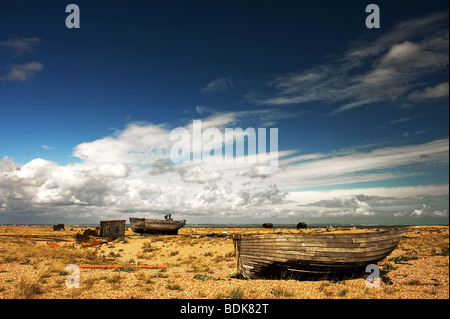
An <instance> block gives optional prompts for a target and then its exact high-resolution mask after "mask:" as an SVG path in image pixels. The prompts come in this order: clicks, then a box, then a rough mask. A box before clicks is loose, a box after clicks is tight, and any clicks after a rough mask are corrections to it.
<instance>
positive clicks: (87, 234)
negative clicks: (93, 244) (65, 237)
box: [75, 228, 98, 243]
mask: <svg viewBox="0 0 450 319" xmlns="http://www.w3.org/2000/svg"><path fill="white" fill-rule="evenodd" d="M93 236H98V232H97V230H96V229H90V228H88V229H85V230H83V231H82V232H81V233H78V234H76V235H75V239H76V240H77V241H81V242H84V243H86V242H88V241H90V240H91V237H93Z"/></svg>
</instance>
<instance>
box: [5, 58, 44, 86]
mask: <svg viewBox="0 0 450 319" xmlns="http://www.w3.org/2000/svg"><path fill="white" fill-rule="evenodd" d="M43 68H44V66H43V65H42V63H40V62H29V63H25V64H17V65H14V66H12V67H11V68H10V70H9V72H8V73H7V74H6V75H5V76H0V81H21V82H23V81H26V80H28V79H30V78H32V77H33V76H34V75H35V74H36V73H38V72H40V71H42V69H43Z"/></svg>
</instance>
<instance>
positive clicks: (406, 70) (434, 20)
mask: <svg viewBox="0 0 450 319" xmlns="http://www.w3.org/2000/svg"><path fill="white" fill-rule="evenodd" d="M447 63H448V13H447V12H444V13H437V14H433V15H429V16H426V17H423V18H420V19H414V20H410V21H405V22H402V23H399V24H397V25H396V26H394V27H393V28H392V29H391V30H388V31H387V32H385V33H384V34H383V35H381V36H380V37H379V38H378V39H376V40H375V41H372V42H371V43H367V42H360V43H357V44H354V45H353V47H352V48H351V49H350V50H348V51H347V52H345V53H344V54H341V55H340V56H337V57H336V56H335V57H334V61H333V62H329V63H325V64H323V65H318V66H314V67H312V68H310V69H306V70H304V71H300V72H294V73H289V74H282V75H277V76H276V77H273V78H272V80H271V81H270V82H269V85H268V86H269V88H268V89H266V90H265V91H266V92H268V93H266V92H264V93H263V94H260V95H259V96H258V95H255V94H252V96H251V100H252V102H254V103H257V104H263V105H267V104H268V105H289V104H299V103H305V102H310V101H321V102H339V103H341V104H342V105H341V106H340V107H338V108H337V109H335V110H334V111H332V112H331V113H329V115H337V114H339V113H341V112H344V111H348V110H351V109H353V108H356V107H361V106H363V105H367V104H371V103H376V102H381V101H384V102H397V103H396V104H400V105H402V104H403V103H407V102H409V103H411V102H417V101H419V100H420V99H421V98H430V97H433V98H438V97H443V96H448V85H447V87H445V84H442V86H439V87H435V88H429V89H425V91H426V92H424V93H423V94H421V93H418V92H417V93H413V91H414V90H417V87H420V86H421V85H423V82H424V79H425V78H426V77H427V76H430V75H431V76H432V75H436V74H439V73H442V74H443V72H444V69H445V65H446V64H447ZM398 102H401V103H398Z"/></svg>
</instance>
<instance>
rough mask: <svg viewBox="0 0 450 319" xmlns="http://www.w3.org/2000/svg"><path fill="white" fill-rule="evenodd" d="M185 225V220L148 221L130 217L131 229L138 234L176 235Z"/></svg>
mask: <svg viewBox="0 0 450 319" xmlns="http://www.w3.org/2000/svg"><path fill="white" fill-rule="evenodd" d="M185 224H186V220H172V219H171V218H168V219H148V218H133V217H130V225H131V229H132V230H133V231H134V232H135V233H140V234H167V235H177V234H178V230H179V229H180V228H181V227H183V226H184V225H185Z"/></svg>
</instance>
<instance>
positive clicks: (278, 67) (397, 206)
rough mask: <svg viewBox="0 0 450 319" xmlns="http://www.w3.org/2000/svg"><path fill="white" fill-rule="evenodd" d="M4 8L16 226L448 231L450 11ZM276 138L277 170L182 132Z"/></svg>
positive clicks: (2, 57) (412, 5) (121, 5)
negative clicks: (189, 155) (119, 221)
mask: <svg viewBox="0 0 450 319" xmlns="http://www.w3.org/2000/svg"><path fill="white" fill-rule="evenodd" d="M73 3H76V4H77V5H78V6H79V8H80V28H78V29H68V28H67V27H66V25H65V19H66V17H67V16H68V15H69V13H66V12H65V7H66V5H68V4H69V3H62V2H61V1H50V0H49V1H2V3H1V4H0V159H1V160H0V170H1V171H2V172H1V173H2V174H1V177H0V186H1V190H0V223H20V222H22V223H39V222H42V223H52V222H56V221H62V222H72V223H77V222H97V221H98V220H100V219H105V218H126V219H127V218H128V217H130V216H147V217H160V216H162V215H164V214H165V213H166V212H168V211H169V212H172V213H173V214H174V216H176V218H186V219H187V220H188V222H191V223H202V222H224V223H252V222H260V221H271V222H273V223H275V224H276V223H280V224H281V223H297V222H298V221H306V222H307V223H328V222H333V223H338V222H343V223H348V222H351V223H390V224H402V223H405V224H424V223H446V224H448V176H449V172H448V132H449V126H448V123H449V121H448V117H449V114H448V109H449V107H448V105H449V84H448V52H449V49H448V3H447V2H446V1H395V2H392V1H378V2H376V3H377V5H378V6H379V8H380V28H378V29H369V28H367V27H366V24H365V20H366V17H367V16H368V15H369V13H366V12H365V8H366V6H367V5H368V4H369V3H371V2H364V1H345V2H333V1H314V2H302V1H212V2H207V1H200V2H197V1H196V2H190V1H127V2H125V1H95V2H94V1H73ZM193 120H202V124H203V126H202V128H203V129H206V128H217V129H219V130H220V131H221V132H223V131H224V129H225V128H243V129H246V128H248V127H251V128H255V129H257V128H258V127H264V128H267V129H269V128H278V170H277V171H276V172H274V173H273V174H269V175H261V174H258V173H257V171H258V170H257V169H258V165H255V164H254V163H244V164H237V163H231V164H230V163H228V164H227V163H220V164H216V165H211V164H208V163H203V162H202V163H196V164H194V163H183V164H179V165H175V164H174V163H173V162H171V161H170V158H169V157H168V153H169V152H170V149H171V147H172V146H173V141H171V140H170V132H171V131H172V130H173V129H175V128H177V127H183V128H186V129H187V130H190V129H192V123H193V122H192V121H193Z"/></svg>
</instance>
